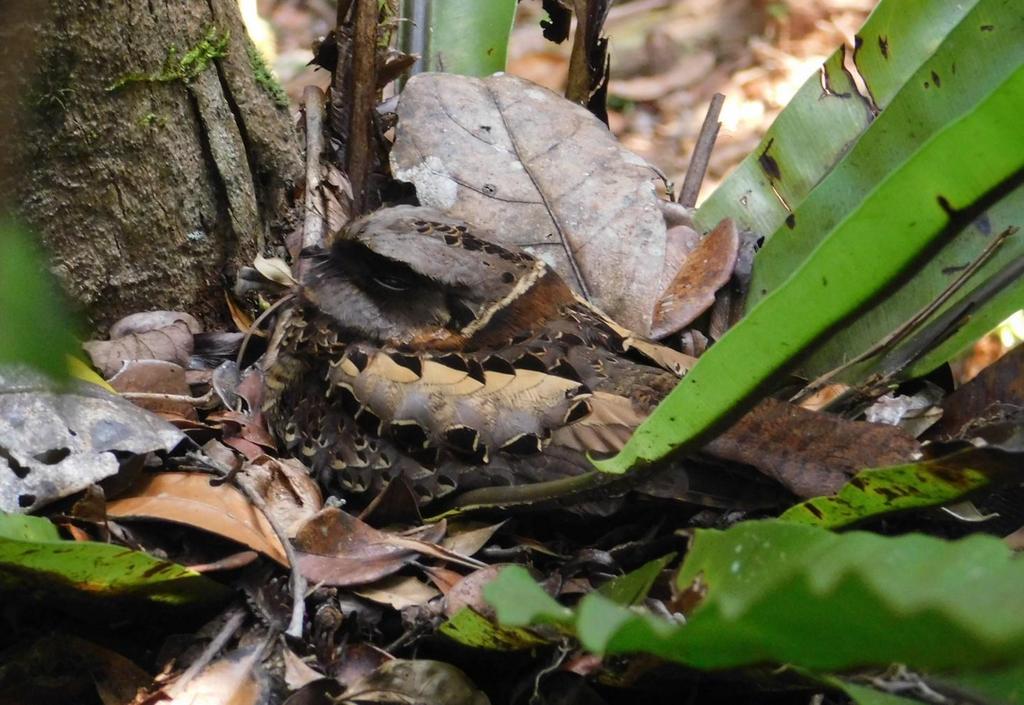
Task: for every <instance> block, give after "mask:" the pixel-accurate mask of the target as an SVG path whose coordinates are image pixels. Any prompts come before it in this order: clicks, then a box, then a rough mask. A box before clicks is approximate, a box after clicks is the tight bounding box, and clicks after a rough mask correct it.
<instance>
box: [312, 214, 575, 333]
mask: <svg viewBox="0 0 1024 705" xmlns="http://www.w3.org/2000/svg"><path fill="white" fill-rule="evenodd" d="M307 256H309V257H311V258H312V259H313V266H312V267H310V269H309V274H308V275H307V276H306V278H305V281H304V282H303V291H302V298H303V302H304V303H305V304H306V305H312V306H314V307H316V308H318V309H319V310H320V312H322V313H323V314H326V315H327V316H329V317H330V318H332V319H334V321H335V322H336V323H337V326H338V328H339V330H340V331H343V332H344V334H345V335H346V336H347V337H351V338H352V339H362V340H366V341H371V342H374V343H376V344H379V345H384V346H388V347H395V348H404V349H411V350H418V349H421V350H457V349H464V348H467V347H475V348H484V347H498V346H500V345H503V344H507V343H508V341H510V340H512V339H515V338H516V337H519V336H522V335H527V334H529V332H530V331H531V330H532V329H534V328H535V327H536V326H538V325H540V324H543V323H544V322H546V321H547V320H549V319H550V318H552V317H554V316H557V315H558V314H559V313H560V311H561V310H562V309H563V308H564V306H566V305H568V304H570V303H572V301H573V300H574V298H573V294H572V291H571V290H570V289H569V287H568V286H567V285H566V284H565V283H564V282H563V281H562V280H561V278H560V277H559V276H558V275H557V274H555V272H554V271H552V270H551V269H550V268H549V267H548V266H547V265H546V264H544V263H543V262H542V261H540V260H538V259H536V258H535V257H533V256H531V255H529V254H528V253H526V252H523V251H521V250H517V249H513V248H509V247H505V246H501V245H497V244H494V243H493V242H490V241H488V240H487V239H486V235H484V236H483V237H481V236H480V235H478V234H477V233H475V232H474V231H473V228H472V227H471V226H469V225H468V224H466V223H464V222H462V221H459V220H456V219H453V218H449V217H447V216H444V215H442V214H441V213H439V212H438V211H435V210H433V209H430V208H425V207H414V206H398V207H394V208H387V209H384V210H380V211H377V212H375V213H371V214H370V215H368V216H365V217H363V218H361V219H359V220H356V221H354V222H353V223H352V224H351V225H349V226H348V227H347V228H346V229H345V230H344V231H343V232H341V233H340V234H339V235H338V237H337V238H336V239H335V241H334V243H333V244H332V245H331V246H330V248H329V249H327V250H322V251H316V252H313V253H308V254H307Z"/></svg>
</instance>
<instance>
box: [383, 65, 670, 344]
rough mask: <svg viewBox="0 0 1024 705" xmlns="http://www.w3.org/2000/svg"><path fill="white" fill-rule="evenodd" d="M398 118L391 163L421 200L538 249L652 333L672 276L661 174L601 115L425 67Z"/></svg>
mask: <svg viewBox="0 0 1024 705" xmlns="http://www.w3.org/2000/svg"><path fill="white" fill-rule="evenodd" d="M398 116H399V123H398V129H397V135H396V141H395V146H394V148H393V149H392V150H391V168H392V172H393V173H394V175H395V177H396V178H398V179H401V180H403V181H409V182H411V183H413V184H414V185H415V186H416V193H417V196H418V198H419V200H420V202H421V203H423V204H424V205H429V206H433V207H435V208H438V209H440V210H442V211H444V212H446V213H448V214H449V215H452V216H454V217H458V218H462V219H464V220H466V221H468V222H470V223H472V224H474V225H476V226H478V227H480V228H482V229H483V230H486V231H489V232H490V233H491V236H492V237H495V238H496V239H498V240H499V241H500V242H503V243H505V244H511V245H517V246H519V247H522V248H524V249H526V250H528V251H530V252H532V253H533V254H535V255H537V256H538V257H541V258H542V259H544V260H545V261H546V262H548V263H549V264H551V265H552V266H553V267H554V268H555V269H556V270H558V272H559V273H560V274H561V275H562V276H563V277H564V278H565V279H566V281H568V282H569V283H570V284H572V285H573V286H574V287H575V288H576V289H577V290H578V291H581V292H585V293H588V294H589V297H590V299H591V300H592V301H593V302H594V303H595V304H596V305H597V306H598V307H600V308H601V309H602V310H604V311H605V312H606V313H607V314H608V315H610V316H611V317H612V318H614V319H616V320H617V321H619V322H620V323H622V324H624V325H626V326H628V327H630V328H632V329H633V330H635V331H637V332H639V333H643V334H647V333H648V332H649V331H650V328H651V320H652V317H653V306H654V302H655V301H656V300H657V298H658V295H659V294H660V293H661V292H662V290H663V289H664V285H663V282H665V281H666V280H667V279H671V275H674V271H673V272H671V273H670V274H669V275H668V276H666V274H665V273H664V272H663V269H664V259H665V250H666V245H665V220H664V218H663V216H662V213H661V209H660V207H659V204H658V202H659V199H658V197H657V195H656V193H655V180H656V179H657V175H656V173H655V171H654V170H653V169H652V168H651V166H650V165H649V164H647V162H645V161H644V160H643V159H642V158H640V157H639V156H637V155H636V154H633V153H632V152H630V151H629V150H627V149H625V148H624V147H622V146H621V145H620V144H619V143H618V142H617V141H616V140H615V138H614V137H613V136H612V134H611V133H610V132H608V129H607V128H606V127H605V126H604V124H603V123H601V122H600V121H599V120H598V119H597V118H595V117H594V116H593V115H591V114H590V113H589V112H588V111H587V110H585V109H584V108H582V107H580V106H578V105H575V104H573V103H571V102H569V101H567V100H565V99H564V98H562V97H560V96H558V95H556V94H555V93H552V92H551V91H549V90H547V89H544V88H541V87H539V86H536V85H534V84H533V83H530V82H529V81H525V80H523V79H521V78H517V77H515V76H508V75H504V74H496V75H494V76H491V77H489V78H485V79H478V78H471V77H467V76H456V75H452V74H420V75H418V76H415V77H413V78H412V79H410V80H409V83H408V84H406V87H405V90H404V91H403V92H402V97H401V101H400V103H399V107H398ZM510 224H514V227H510Z"/></svg>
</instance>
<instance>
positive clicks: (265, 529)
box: [107, 472, 288, 565]
mask: <svg viewBox="0 0 1024 705" xmlns="http://www.w3.org/2000/svg"><path fill="white" fill-rule="evenodd" d="M212 479H213V478H212V477H211V476H210V475H205V474H203V473H186V472H162V473H153V474H144V475H143V476H142V477H140V478H139V480H138V481H137V482H136V484H135V485H133V486H132V488H131V489H130V490H129V491H128V492H126V493H125V494H124V495H122V496H120V497H118V498H117V499H115V500H113V501H112V502H108V503H107V514H108V515H109V516H112V517H119V518H122V519H132V518H134V519H162V520H164V521H173V522H175V523H178V524H185V525H186V526H192V527H195V528H197V529H202V530H203V531H209V532H210V533H211V534H217V535H218V536H223V537H224V538H227V539H231V540H232V541H237V542H238V543H240V544H243V545H245V546H248V547H249V548H251V549H253V550H254V551H259V552H260V553H262V554H263V555H265V556H268V557H270V558H272V559H274V560H275V561H277V562H278V563H280V564H281V565H288V559H287V557H286V556H285V554H284V548H282V546H281V542H280V541H279V540H278V538H277V535H276V534H275V533H274V530H273V528H271V526H270V523H269V522H268V521H267V518H266V517H265V516H264V515H263V513H262V512H261V511H260V510H259V509H257V508H256V507H254V506H252V504H251V503H250V502H249V500H248V499H247V498H246V496H245V495H244V494H243V493H242V492H241V491H240V490H238V489H237V488H235V487H232V486H231V485H227V484H213V483H211V480H212Z"/></svg>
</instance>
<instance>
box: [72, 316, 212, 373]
mask: <svg viewBox="0 0 1024 705" xmlns="http://www.w3.org/2000/svg"><path fill="white" fill-rule="evenodd" d="M82 347H83V348H84V349H85V351H86V352H87V353H88V354H89V359H90V360H92V364H93V366H95V367H96V369H98V370H99V371H100V373H101V374H102V375H103V376H104V377H105V378H106V379H110V378H111V377H113V376H114V375H115V374H117V372H118V370H120V369H121V367H122V366H123V365H124V363H125V362H127V361H129V360H165V361H167V362H173V363H176V364H178V365H181V366H182V367H187V366H188V359H189V357H191V356H192V331H191V330H189V324H188V323H187V322H186V321H175V322H174V323H171V324H170V325H167V326H164V327H163V328H158V329H156V330H151V331H147V332H145V333H129V334H128V335H125V336H122V337H120V338H116V339H114V340H92V341H89V342H87V343H83V344H82Z"/></svg>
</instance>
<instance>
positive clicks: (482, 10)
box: [400, 0, 516, 76]
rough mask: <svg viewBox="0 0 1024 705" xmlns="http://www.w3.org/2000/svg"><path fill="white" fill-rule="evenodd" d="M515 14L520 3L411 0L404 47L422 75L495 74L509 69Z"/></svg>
mask: <svg viewBox="0 0 1024 705" xmlns="http://www.w3.org/2000/svg"><path fill="white" fill-rule="evenodd" d="M515 12H516V0H444V2H428V1H426V0H421V1H419V2H416V1H415V0H412V1H410V0H406V2H404V3H403V12H402V15H403V17H405V18H407V19H408V20H409V21H407V22H404V23H403V25H402V36H401V40H400V41H401V48H402V50H403V51H405V52H407V53H410V54H419V55H420V56H421V57H422V58H421V61H422V63H421V65H420V67H419V70H420V71H443V72H444V73H457V74H462V75H464V76H490V75H491V74H492V73H495V72H496V71H504V70H505V59H506V56H507V50H508V40H509V36H510V35H511V33H512V23H513V21H514V20H515ZM421 13H422V14H421Z"/></svg>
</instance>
